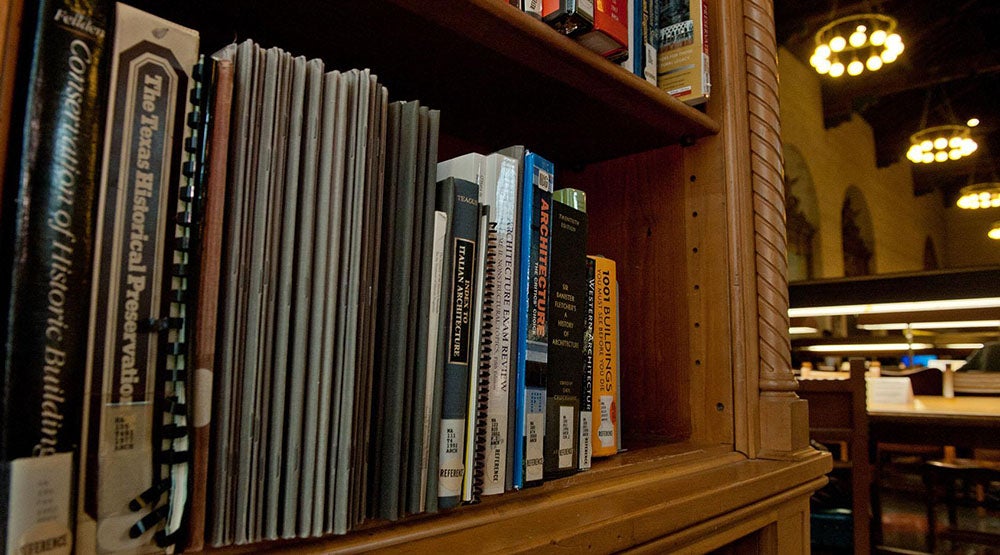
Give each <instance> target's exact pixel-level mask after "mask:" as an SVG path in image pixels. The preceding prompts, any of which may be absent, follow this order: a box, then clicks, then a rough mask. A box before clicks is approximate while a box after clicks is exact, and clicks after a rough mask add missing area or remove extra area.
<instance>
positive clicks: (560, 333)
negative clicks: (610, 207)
mask: <svg viewBox="0 0 1000 555" xmlns="http://www.w3.org/2000/svg"><path fill="white" fill-rule="evenodd" d="M565 194H566V191H556V195H554V202H553V203H552V256H551V260H552V264H551V266H552V272H551V280H550V283H551V299H552V302H551V304H550V307H551V310H550V314H551V317H550V322H551V327H550V329H549V368H548V375H547V379H546V405H545V415H546V418H545V443H544V446H545V476H546V477H554V476H560V475H565V474H570V473H572V472H574V471H576V470H578V469H579V461H580V456H579V454H580V439H581V438H580V426H581V415H580V412H581V407H580V396H581V392H582V390H583V380H584V378H583V374H584V341H585V335H586V334H585V325H586V320H587V315H586V313H587V305H586V299H587V214H586V213H585V212H582V211H580V210H577V209H575V208H573V207H572V206H570V205H569V204H568V203H567V202H563V201H562V200H559V198H562V197H564V196H565ZM579 194H582V192H579ZM567 200H571V199H567Z"/></svg>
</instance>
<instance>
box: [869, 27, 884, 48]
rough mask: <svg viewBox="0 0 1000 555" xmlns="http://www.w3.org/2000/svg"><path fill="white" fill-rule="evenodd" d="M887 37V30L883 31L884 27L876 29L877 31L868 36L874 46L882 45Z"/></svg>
mask: <svg viewBox="0 0 1000 555" xmlns="http://www.w3.org/2000/svg"><path fill="white" fill-rule="evenodd" d="M885 37H886V33H885V31H883V30H882V29H876V30H875V32H873V33H872V36H871V37H869V38H868V40H869V41H871V43H872V45H873V46H882V45H883V44H885Z"/></svg>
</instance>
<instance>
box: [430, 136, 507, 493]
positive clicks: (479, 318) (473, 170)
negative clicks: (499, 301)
mask: <svg viewBox="0 0 1000 555" xmlns="http://www.w3.org/2000/svg"><path fill="white" fill-rule="evenodd" d="M484 165H485V156H483V155H482V154H479V153H475V152H473V153H469V154H465V155H463V156H459V157H457V158H452V159H450V160H445V161H443V162H440V163H438V175H439V176H440V177H442V178H445V177H455V178H459V179H465V180H466V181H470V182H473V183H475V184H476V185H477V186H478V189H479V201H480V206H481V207H482V210H480V213H479V224H478V229H479V237H478V239H477V242H478V244H479V245H486V235H487V232H488V230H489V227H490V208H491V207H492V205H494V204H496V200H495V199H496V180H495V179H493V180H488V179H487V178H486V176H485V174H484V172H485V167H484ZM486 257H487V254H486V249H485V248H480V249H479V250H478V252H477V256H476V272H475V275H476V276H477V279H476V284H475V291H476V298H475V299H474V304H475V306H478V307H481V308H482V307H483V304H482V301H483V294H484V289H485V287H484V280H485V271H486ZM471 326H472V335H471V346H470V348H471V350H472V356H471V358H472V360H473V361H474V363H473V364H472V366H471V372H470V379H469V381H468V387H469V391H468V395H467V397H466V400H467V401H466V403H467V406H466V414H468V415H469V417H468V418H466V422H465V437H466V438H467V439H468V440H467V441H466V442H465V452H464V454H463V457H464V462H463V467H464V468H465V469H466V470H467V471H466V472H465V474H464V476H463V478H462V501H464V502H469V501H472V490H473V481H474V476H473V473H472V472H471V471H470V469H471V468H472V466H473V463H474V460H475V450H476V443H475V441H474V439H475V437H476V418H475V414H476V406H477V403H478V391H479V389H478V386H479V374H480V366H481V364H480V360H481V357H480V342H481V340H482V334H483V310H482V309H480V310H476V311H474V312H473V313H472V322H471ZM486 333H490V332H489V331H487V332H486Z"/></svg>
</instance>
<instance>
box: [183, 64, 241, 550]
mask: <svg viewBox="0 0 1000 555" xmlns="http://www.w3.org/2000/svg"><path fill="white" fill-rule="evenodd" d="M212 68H213V69H212V75H211V78H210V79H209V81H210V82H211V83H212V86H211V87H210V97H209V98H206V102H207V103H209V104H210V105H211V109H210V110H209V111H208V112H206V116H207V117H205V118H204V121H205V123H206V125H207V126H208V127H207V128H206V131H208V134H207V136H206V135H203V136H202V137H201V139H202V141H204V145H203V146H204V148H205V157H206V162H205V165H203V166H202V172H203V175H204V177H205V186H204V188H202V190H201V191H200V193H199V203H198V207H197V213H198V214H199V218H198V220H199V228H198V230H197V231H198V237H199V239H198V241H197V243H196V244H197V245H198V248H200V249H201V250H200V252H199V254H198V256H199V260H198V289H197V293H196V303H197V304H196V308H195V318H194V326H195V328H194V341H193V346H192V361H191V362H192V366H193V367H194V369H195V370H194V376H192V381H193V385H194V387H193V388H192V395H191V401H190V404H191V405H192V407H191V415H192V432H191V436H192V440H193V442H194V446H193V452H194V456H193V457H192V460H191V473H192V485H191V517H190V528H189V533H188V544H187V547H186V548H185V550H186V551H192V552H193V551H201V550H202V549H203V547H204V544H205V518H206V511H207V497H208V491H207V486H208V480H209V478H208V476H209V468H208V461H209V459H208V451H209V441H210V439H211V432H210V428H209V425H210V424H211V420H212V381H213V376H214V367H215V329H216V324H217V322H218V308H219V307H218V301H219V279H220V273H221V269H222V268H221V260H222V237H223V225H222V224H223V220H224V218H225V213H224V212H223V210H224V209H225V195H226V160H227V158H228V156H227V155H228V152H229V149H228V141H229V121H230V108H231V107H232V100H233V69H234V68H233V61H232V59H231V58H220V59H217V60H214V61H213V63H212ZM209 104H206V105H209ZM209 142H210V144H209Z"/></svg>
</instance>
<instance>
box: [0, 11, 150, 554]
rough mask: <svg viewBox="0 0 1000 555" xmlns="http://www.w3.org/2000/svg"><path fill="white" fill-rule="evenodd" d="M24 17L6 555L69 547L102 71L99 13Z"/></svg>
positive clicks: (3, 532) (8, 305)
mask: <svg viewBox="0 0 1000 555" xmlns="http://www.w3.org/2000/svg"><path fill="white" fill-rule="evenodd" d="M12 6H13V4H12ZM31 6H35V7H34V8H32V7H31ZM25 8H26V9H25V13H24V22H23V27H22V29H23V31H22V33H21V39H22V41H21V42H22V46H21V54H20V61H19V63H18V67H19V69H20V68H23V70H22V73H21V74H20V75H18V78H17V84H16V87H15V93H16V97H15V98H14V100H13V105H14V106H15V107H16V109H15V111H14V117H13V118H12V121H11V122H10V127H9V140H10V143H9V147H10V149H9V151H8V152H7V156H8V159H7V165H6V176H5V181H6V183H5V184H4V185H3V188H4V191H3V192H4V200H3V205H4V206H3V215H2V217H0V222H2V225H3V233H2V237H3V243H2V251H0V274H2V275H0V291H2V292H3V293H2V299H3V300H2V303H3V307H2V310H3V317H2V318H0V325H2V326H4V327H3V330H2V342H0V345H2V346H0V350H2V358H3V370H2V372H0V392H2V393H0V395H2V396H0V421H2V422H4V423H5V424H6V425H4V426H2V427H0V549H3V551H4V552H5V553H13V552H15V551H18V552H20V551H21V550H31V549H32V548H33V547H35V546H39V545H41V546H47V545H52V546H57V547H58V548H60V549H65V550H66V551H68V550H69V549H71V548H72V547H73V546H74V536H73V530H72V522H73V514H74V512H76V511H77V506H76V503H75V502H76V498H75V495H76V493H75V492H76V487H77V485H76V484H75V483H74V481H75V480H76V479H77V474H76V469H75V466H76V458H77V455H78V453H77V451H78V450H79V449H80V446H81V419H80V416H79V415H80V413H81V410H82V405H83V404H84V403H83V387H82V384H83V383H84V371H83V369H84V366H85V363H84V361H85V359H86V349H87V335H86V333H85V330H88V329H89V327H88V325H87V322H88V316H89V307H90V288H91V281H90V279H91V276H90V264H91V260H92V254H93V251H92V236H91V229H92V225H93V219H94V209H95V207H96V204H95V201H96V199H97V183H98V180H97V177H98V176H99V174H100V171H99V167H100V156H101V145H103V141H102V131H101V130H102V127H103V124H104V116H105V114H104V111H103V107H102V106H101V102H102V100H103V96H104V95H103V90H104V77H103V76H104V75H105V73H106V70H107V67H106V66H107V55H106V53H105V50H106V49H105V41H106V37H105V30H106V28H107V21H106V20H105V18H106V15H107V14H108V12H109V9H108V3H107V2H103V1H93V2H68V1H60V0H43V1H42V2H38V3H37V4H34V3H26V6H25ZM8 46H9V44H8ZM12 50H13V49H12ZM9 55H10V52H8V53H6V56H9ZM5 77H6V76H5ZM9 85H10V82H6V83H4V84H3V85H2V86H0V89H7V88H8V87H9ZM67 99H72V101H70V100H67ZM147 485H148V484H147Z"/></svg>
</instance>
